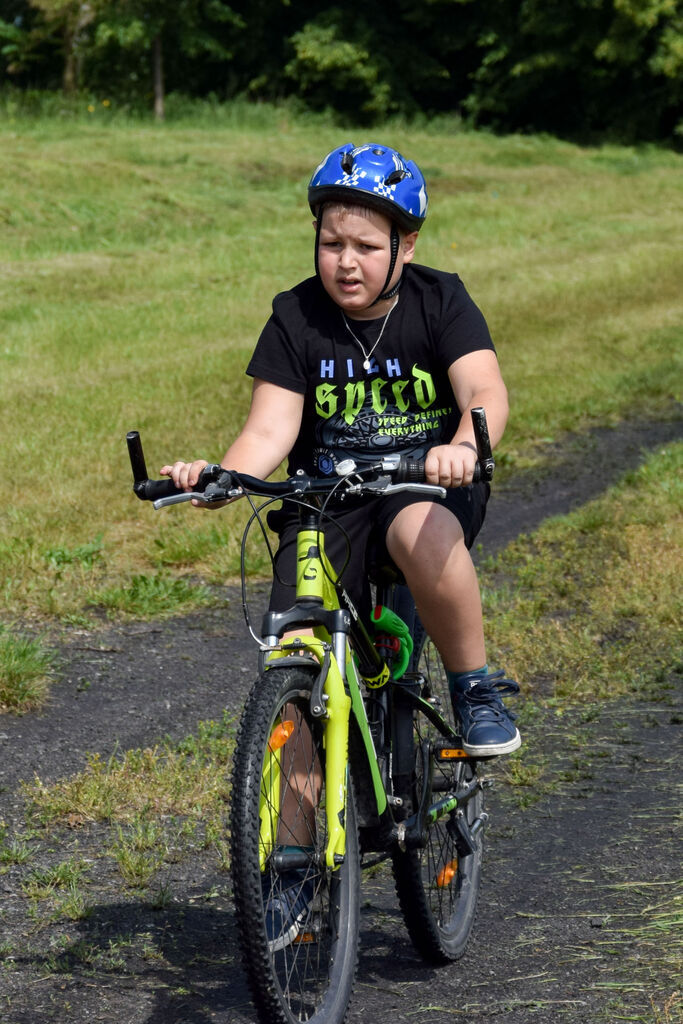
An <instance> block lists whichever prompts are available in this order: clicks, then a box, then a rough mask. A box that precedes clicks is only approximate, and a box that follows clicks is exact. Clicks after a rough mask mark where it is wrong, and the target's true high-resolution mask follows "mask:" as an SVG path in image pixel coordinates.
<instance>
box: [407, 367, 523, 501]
mask: <svg viewBox="0 0 683 1024" xmlns="http://www.w3.org/2000/svg"><path fill="white" fill-rule="evenodd" d="M448 377H449V379H450V382H451V387H452V388H453V394H454V395H455V400H456V402H457V403H458V408H459V409H460V412H461V418H460V425H459V426H458V429H457V431H456V433H455V435H454V437H453V438H452V440H451V442H450V444H442V445H438V446H437V447H435V448H432V449H431V450H430V451H429V452H428V453H427V458H426V460H425V475H426V478H427V481H428V483H433V484H440V485H441V486H442V487H460V486H462V485H465V484H470V483H471V482H472V474H473V473H474V467H475V464H476V461H477V446H476V441H475V437H474V429H473V427H472V417H471V416H470V410H471V409H475V408H476V407H477V406H483V408H484V411H485V412H486V420H487V423H488V430H489V436H490V438H491V447H492V448H495V446H496V445H497V444H498V442H499V441H500V439H501V437H502V436H503V431H504V430H505V424H506V423H507V418H508V396H507V388H506V387H505V383H504V381H503V377H502V375H501V372H500V367H499V365H498V360H497V358H496V355H495V352H491V351H490V350H488V349H483V350H481V351H478V352H470V353H469V354H468V355H466V356H461V358H460V359H456V361H455V362H454V363H452V364H451V366H450V367H449V369H448Z"/></svg>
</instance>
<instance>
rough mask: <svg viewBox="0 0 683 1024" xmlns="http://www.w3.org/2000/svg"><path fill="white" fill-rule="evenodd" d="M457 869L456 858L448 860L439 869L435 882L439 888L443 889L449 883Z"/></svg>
mask: <svg viewBox="0 0 683 1024" xmlns="http://www.w3.org/2000/svg"><path fill="white" fill-rule="evenodd" d="M457 870H458V860H457V858H456V859H455V860H452V861H450V863H448V864H446V865H445V866H444V867H442V868H441V871H439V873H438V875H437V876H436V884H437V885H438V887H439V889H445V888H446V886H447V885H450V884H451V882H452V881H453V879H454V878H455V873H456V871H457Z"/></svg>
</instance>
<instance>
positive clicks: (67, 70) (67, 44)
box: [62, 25, 77, 96]
mask: <svg viewBox="0 0 683 1024" xmlns="http://www.w3.org/2000/svg"><path fill="white" fill-rule="evenodd" d="M76 79H77V75H76V53H75V50H74V33H73V32H72V31H71V28H70V26H69V25H66V26H65V28H64V68H63V70H62V89H63V90H64V92H65V93H66V94H67V96H72V95H73V94H74V93H75V92H76Z"/></svg>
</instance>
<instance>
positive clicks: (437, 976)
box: [0, 423, 682, 1024]
mask: <svg viewBox="0 0 683 1024" xmlns="http://www.w3.org/2000/svg"><path fill="white" fill-rule="evenodd" d="M678 436H680V424H676V423H662V424H633V425H628V424H627V425H625V426H622V427H621V428H620V429H619V431H599V432H596V433H595V434H593V435H591V437H590V438H588V439H584V440H583V441H579V440H577V441H576V442H575V443H574V444H572V445H570V446H563V448H562V449H561V450H560V449H558V452H557V453H556V454H557V458H556V460H555V464H554V466H553V470H552V473H549V474H548V475H547V476H546V477H543V478H541V479H540V480H539V478H538V474H534V475H533V476H532V475H531V474H530V475H529V476H528V477H527V478H526V479H525V478H524V477H522V476H518V477H516V478H515V480H514V481H512V482H511V483H510V484H509V485H507V486H506V487H504V488H500V489H499V490H498V492H497V494H496V498H495V501H494V502H492V504H491V508H490V514H489V517H488V520H487V524H486V526H485V530H484V532H483V534H482V538H481V539H482V542H483V545H484V547H485V550H486V551H487V553H488V552H491V551H493V550H495V549H496V548H497V547H499V546H502V545H503V544H504V543H506V542H507V541H508V540H509V539H511V538H512V537H514V536H516V535H518V534H519V533H520V532H529V531H531V530H533V529H534V528H535V527H536V526H537V525H538V523H539V522H540V521H541V519H542V518H544V517H545V516H546V515H550V514H556V513H561V512H565V511H567V510H568V509H569V508H571V507H573V506H574V505H578V504H581V503H582V502H584V501H586V500H588V498H589V497H591V496H593V495H594V494H597V493H599V492H600V491H601V490H602V489H603V488H604V487H605V486H607V485H608V484H609V483H610V482H612V481H613V480H614V479H616V478H617V477H618V476H620V475H621V474H622V473H623V471H624V470H625V469H627V468H629V467H631V466H634V465H636V464H637V463H638V462H639V461H640V458H641V453H642V450H643V449H648V448H654V447H657V446H659V445H661V444H664V443H667V442H668V441H669V440H671V439H673V438H674V437H678ZM229 596H230V599H231V600H230V604H229V606H228V609H227V614H226V612H225V611H219V612H217V611H210V612H207V613H203V614H201V615H197V616H193V617H190V618H187V619H183V620H180V621H178V620H176V621H173V622H169V623H163V624H152V625H148V624H145V625H133V626H126V627H121V626H117V627H113V628H107V629H105V630H103V631H99V632H97V633H85V632H82V633H77V632H74V633H72V634H71V635H70V637H69V638H68V640H67V642H66V643H62V644H61V646H60V653H61V657H62V662H63V679H62V681H61V682H60V684H59V685H58V686H57V687H55V690H54V697H53V701H52V704H51V706H50V707H49V709H48V710H47V711H46V712H45V713H44V714H41V715H30V716H25V717H23V718H11V717H9V716H5V717H4V718H2V719H0V765H1V766H2V767H1V768H0V822H2V821H4V822H5V823H7V825H8V826H10V827H11V826H12V825H13V824H19V823H20V822H21V821H22V819H23V817H24V806H23V800H22V797H21V794H20V791H19V790H18V786H19V783H20V782H21V781H22V780H29V779H31V778H32V777H33V775H34V773H38V774H39V775H40V777H41V778H42V779H43V780H44V781H46V782H50V781H53V780H55V779H57V778H59V777H63V776H65V775H68V774H70V773H72V772H75V771H77V770H78V769H80V768H81V767H82V765H83V761H84V755H85V753H86V752H87V751H99V752H100V753H102V754H103V755H105V756H106V755H108V754H110V753H112V752H113V751H114V750H116V749H127V748H129V747H139V746H146V745H150V744H151V743H153V742H154V741H155V740H156V739H157V738H158V737H160V736H163V735H166V734H168V735H170V736H172V737H175V738H180V737H182V736H185V735H187V734H188V733H190V732H191V731H192V730H193V729H194V728H195V726H196V723H197V721H198V720H200V719H206V718H211V717H214V718H215V717H220V715H221V713H222V709H223V708H224V707H225V706H226V704H227V706H228V707H230V708H238V707H239V706H240V704H241V702H242V700H243V698H244V694H245V693H246V690H247V688H248V685H249V683H250V681H251V678H252V673H253V665H254V651H253V647H252V646H251V645H250V643H249V642H248V640H247V639H246V637H245V631H244V625H243V620H242V611H241V605H240V601H239V596H238V594H237V593H236V592H234V591H231V592H230V594H229ZM254 598H255V607H256V608H258V605H259V603H261V604H262V603H263V600H264V598H265V590H264V588H260V589H259V588H257V589H256V593H255V595H254ZM256 621H258V613H257V614H256ZM228 662H229V663H230V664H231V666H232V672H231V673H230V676H229V677H228V678H227V679H226V677H225V675H224V674H223V668H222V666H223V665H225V664H226V663H228ZM653 697H656V698H657V699H656V700H653V702H651V703H648V704H647V705H642V704H641V705H639V706H635V705H625V706H621V705H620V706H619V707H614V708H611V707H610V708H609V709H607V710H604V711H603V712H602V713H601V715H600V717H599V718H597V719H594V720H583V719H582V718H581V716H580V715H578V714H577V715H574V716H566V717H565V718H563V719H562V720H561V721H557V722H554V721H551V720H547V719H546V720H543V721H540V720H536V721H535V722H533V725H532V726H531V728H530V729H529V730H528V734H527V735H526V737H525V739H526V742H527V748H528V749H529V751H530V757H531V758H532V760H533V761H534V763H536V764H544V765H545V772H544V784H545V785H546V786H547V787H548V790H550V786H551V784H552V786H553V787H554V788H553V789H552V792H550V791H548V792H547V793H546V795H544V796H542V797H541V799H540V800H538V801H537V802H535V803H533V804H531V806H528V807H526V808H525V809H524V810H522V809H520V808H519V807H518V806H517V802H518V800H519V794H520V793H522V794H523V796H525V797H528V792H527V791H525V790H523V789H520V788H519V787H510V786H505V785H501V786H499V787H498V792H497V795H495V796H494V798H493V799H492V801H491V811H492V820H493V823H492V825H491V827H490V828H489V829H488V831H487V840H486V842H487V854H486V868H485V879H484V888H483V894H482V900H481V906H480V913H479V918H478V923H477V929H476V937H475V940H474V942H473V944H472V946H471V948H470V950H469V951H468V954H467V956H466V958H465V959H464V960H463V961H462V962H461V963H460V964H458V965H456V966H454V967H452V968H449V969H447V970H440V971H434V970H431V969H429V968H426V967H424V966H423V965H422V963H421V962H420V961H419V959H418V958H417V957H416V956H415V955H414V954H413V952H412V949H411V948H410V946H409V943H408V939H407V935H406V932H405V930H404V928H403V925H402V922H401V920H400V916H399V914H398V911H397V909H396V904H395V901H394V899H393V894H392V888H391V883H390V880H389V878H388V875H386V874H384V873H383V872H379V873H378V874H376V875H373V876H372V877H371V878H370V877H368V876H367V875H366V877H365V879H364V888H363V908H364V909H363V932H362V955H361V964H360V969H359V975H358V984H357V990H356V998H355V1000H354V1004H353V1007H352V1011H351V1014H350V1017H349V1020H350V1021H352V1022H356V1021H358V1022H360V1021H361V1020H366V1019H368V1018H370V1019H372V1020H373V1022H374V1024H389V1022H390V1021H391V1022H392V1024H393V1022H394V1021H395V1020H397V1019H398V1020H406V1021H414V1022H415V1024H428V1022H429V1024H432V1022H433V1024H447V1022H448V1024H450V1022H452V1021H457V1020H462V1021H499V1020H500V1021H505V1022H506V1024H538V1022H543V1024H545V1022H548V1024H551V1022H556V1021H558V1022H565V1021H566V1022H569V1024H584V1022H588V1021H591V1022H592V1021H596V1022H597V1021H605V1022H608V1024H614V1022H616V1021H617V1020H621V1019H628V1020H637V1021H651V1022H652V1024H665V1022H666V1021H668V1020H671V1021H673V1020H674V1019H679V1018H674V1017H673V1016H671V1015H670V1011H667V1010H666V1002H667V999H669V998H670V996H671V993H670V991H667V990H666V989H662V990H660V989H659V987H658V981H657V978H658V971H657V964H656V963H652V962H651V961H652V949H653V947H652V941H651V940H652V934H653V932H652V929H653V928H656V927H657V926H661V914H662V913H665V910H666V906H667V901H668V897H669V895H670V892H671V886H672V880H673V879H674V878H675V869H676V866H677V864H678V860H679V857H678V856H677V853H678V851H677V849H676V846H675V835H674V832H673V825H672V823H673V821H674V820H675V815H676V813H677V810H678V807H679V801H678V799H677V797H676V790H675V787H676V784H677V782H678V766H677V763H676V758H675V756H674V751H675V744H676V741H677V738H678V733H679V728H680V726H679V723H680V721H681V720H682V715H681V708H680V704H678V703H677V695H676V694H675V692H674V691H673V690H667V691H665V692H664V693H661V694H657V695H653ZM584 717H585V716H584ZM102 829H104V827H102ZM101 840H102V836H101V835H100V828H99V827H94V828H92V829H87V830H82V831H80V832H77V833H70V832H69V831H68V830H63V831H62V832H61V833H54V832H53V833H52V834H51V838H50V841H49V842H47V843H46V842H45V841H43V842H42V846H41V856H42V857H43V859H44V860H45V861H46V862H48V861H49V858H50V854H51V850H52V853H54V851H55V850H57V849H58V848H59V850H60V856H64V855H65V854H64V850H68V851H69V854H67V855H71V854H73V853H74V852H75V851H77V853H78V855H79V856H80V857H82V858H84V859H85V860H86V861H88V862H89V869H90V875H91V884H90V886H89V897H90V898H92V896H93V892H94V893H95V894H96V901H95V905H94V906H93V908H92V912H91V913H90V915H89V916H88V917H87V918H85V919H84V920H80V921H77V922H74V923H73V924H71V923H68V922H67V923H66V924H65V923H64V922H63V921H61V922H60V923H59V925H55V926H54V927H49V926H46V924H45V922H44V921H43V922H37V921H35V920H31V918H30V916H29V915H28V914H27V908H28V901H27V900H26V898H25V896H24V895H23V893H22V890H21V881H22V877H23V876H24V874H25V870H24V869H23V868H22V866H21V865H18V864H11V865H8V866H3V864H2V863H1V862H0V897H2V902H1V904H0V1024H42V1022H47V1021H64V1022H72V1021H73V1022H77V1021H78V1022H80V1021H98V1022H100V1021H101V1022H112V1021H116V1022H118V1024H209V1022H215V1024H227V1022H236V1024H250V1022H252V1021H253V1020H254V1016H253V1011H252V1009H251V1005H250V1002H249V997H248V993H247V992H246V989H245V986H244V981H243V976H242V972H241V968H240V966H239V959H238V956H237V951H236V937H235V933H234V926H233V917H232V905H231V899H230V885H229V878H228V877H227V876H226V875H225V873H222V872H221V871H220V870H219V869H218V866H217V864H216V858H215V857H212V856H210V855H208V854H203V855H201V856H198V857H197V858H196V859H195V860H193V861H192V863H187V862H183V863H179V864H177V865H171V866H170V867H169V868H168V870H167V872H166V874H165V877H164V880H163V884H164V887H165V891H166V892H167V893H168V894H169V898H168V900H167V901H166V903H165V905H164V906H163V907H161V908H159V909H153V908H152V907H151V906H149V905H147V904H144V903H141V902H140V901H139V899H137V898H136V897H134V896H129V895H128V894H127V893H126V892H125V890H124V888H123V886H122V885H121V881H120V878H119V877H118V875H117V872H116V870H115V868H114V866H113V864H112V862H111V861H110V860H105V859H103V858H102V857H101V855H100V853H99V851H100V848H101V845H102V842H101ZM36 842H39V841H38V840H36ZM53 859H54V857H53ZM93 886H94V888H93ZM662 908H663V909H662ZM657 915H659V916H657ZM665 973H666V972H665Z"/></svg>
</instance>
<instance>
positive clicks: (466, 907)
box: [393, 638, 483, 964]
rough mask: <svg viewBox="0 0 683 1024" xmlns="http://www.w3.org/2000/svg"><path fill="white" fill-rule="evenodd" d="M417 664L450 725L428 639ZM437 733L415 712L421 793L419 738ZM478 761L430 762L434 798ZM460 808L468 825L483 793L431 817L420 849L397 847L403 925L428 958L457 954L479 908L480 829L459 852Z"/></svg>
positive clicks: (462, 780)
mask: <svg viewBox="0 0 683 1024" xmlns="http://www.w3.org/2000/svg"><path fill="white" fill-rule="evenodd" d="M415 661H416V669H417V671H418V672H419V673H420V675H422V677H423V678H424V680H425V687H424V691H423V696H425V697H428V698H430V699H431V700H432V701H433V702H435V703H436V705H437V707H438V710H439V711H440V713H441V714H442V715H443V717H444V718H446V719H447V720H448V721H450V722H451V724H453V721H452V719H453V713H452V708H451V701H450V696H449V692H448V681H447V678H446V672H445V669H444V667H443V664H442V662H441V658H440V657H439V654H438V652H437V651H436V648H435V647H434V645H433V644H432V642H431V641H430V640H429V639H428V638H424V642H421V643H420V644H419V645H417V651H416V659H415ZM437 736H438V733H437V732H436V730H435V729H434V727H433V726H432V725H431V724H430V723H429V722H428V721H427V719H426V718H424V716H422V715H419V714H418V715H416V716H415V722H414V741H415V752H416V769H415V788H416V792H419V789H420V785H421V775H422V768H421V763H420V758H419V756H418V752H419V750H420V746H421V743H422V741H423V740H425V739H427V738H429V739H431V740H435V739H436V738H437ZM475 774H476V765H475V764H474V763H473V762H472V761H469V760H456V761H452V762H446V763H442V762H436V761H435V762H434V764H433V778H432V786H433V790H434V797H435V798H438V795H439V792H441V793H444V794H445V793H446V792H448V791H451V792H453V791H455V790H457V789H463V788H464V786H466V785H467V784H468V783H470V782H472V781H473V780H474V778H475ZM460 812H461V813H463V814H464V815H465V818H466V820H467V822H468V824H469V825H470V826H471V825H473V824H474V822H475V821H476V820H477V819H478V818H479V817H480V816H481V814H482V813H483V794H482V793H481V791H479V792H477V793H476V795H475V796H474V797H472V798H471V799H470V800H469V801H468V802H467V803H466V804H465V806H464V807H463V808H462V809H457V810H456V811H455V812H453V813H451V814H450V815H447V816H445V817H443V818H441V819H439V820H438V821H437V822H435V823H434V824H433V825H432V826H431V828H430V829H429V831H428V834H427V842H426V845H425V846H424V848H422V849H409V850H405V851H400V850H399V851H396V853H395V854H394V856H393V870H394V879H395V882H396V891H397V894H398V898H399V902H400V904H401V909H402V911H403V916H404V919H405V922H406V927H407V928H408V932H409V934H410V937H411V939H412V942H413V945H414V946H415V948H416V949H417V951H418V952H419V953H420V955H421V956H422V957H424V958H425V959H426V960H428V961H429V962H430V963H436V964H443V963H448V962H450V961H452V960H457V959H459V958H460V957H461V956H462V955H463V953H464V952H465V948H466V946H467V942H468V940H469V937H470V933H471V930H472V926H473V924H474V918H475V914H476V907H477V897H478V890H479V883H480V878H481V863H482V852H483V847H482V832H481V831H479V832H477V834H476V836H475V838H474V843H475V850H474V852H473V853H470V854H468V855H467V856H459V854H458V849H457V844H456V837H457V831H456V828H455V814H457V813H460Z"/></svg>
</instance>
